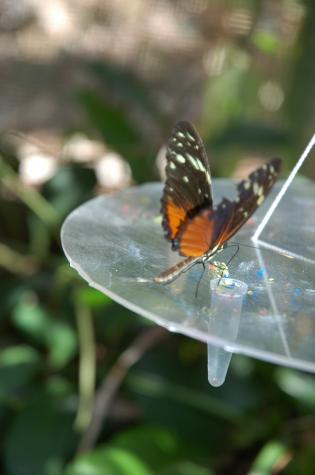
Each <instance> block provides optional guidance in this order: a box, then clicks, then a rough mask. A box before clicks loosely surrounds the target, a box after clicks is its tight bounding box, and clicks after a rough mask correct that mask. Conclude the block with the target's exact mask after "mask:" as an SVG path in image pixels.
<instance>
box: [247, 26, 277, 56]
mask: <svg viewBox="0 0 315 475" xmlns="http://www.w3.org/2000/svg"><path fill="white" fill-rule="evenodd" d="M252 38H253V42H254V44H255V45H256V46H257V48H259V49H260V50H261V51H262V52H264V53H267V54H277V53H278V52H279V47H280V45H281V43H280V40H279V38H277V36H276V35H275V34H274V33H273V32H272V31H268V30H263V29H257V30H256V31H255V33H254V35H253V37H252Z"/></svg>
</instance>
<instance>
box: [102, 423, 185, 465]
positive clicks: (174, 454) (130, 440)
mask: <svg viewBox="0 0 315 475" xmlns="http://www.w3.org/2000/svg"><path fill="white" fill-rule="evenodd" d="M111 445H114V446H115V447H119V448H120V449H124V450H128V451H129V452H131V453H133V454H135V455H136V456H137V457H139V459H140V460H142V461H143V462H145V463H146V465H147V466H148V467H150V468H151V469H152V470H154V471H158V470H159V469H160V468H162V467H164V466H165V465H167V464H169V463H173V462H174V461H177V460H178V458H179V457H180V455H182V456H183V455H184V453H185V451H184V448H183V446H182V445H181V444H180V443H179V440H178V439H177V438H176V436H175V435H173V434H172V433H171V432H170V431H168V430H167V429H165V428H162V427H158V426H149V425H143V426H140V427H136V428H132V429H129V430H125V431H124V432H122V433H120V434H118V435H117V436H116V437H114V438H113V439H112V443H111Z"/></svg>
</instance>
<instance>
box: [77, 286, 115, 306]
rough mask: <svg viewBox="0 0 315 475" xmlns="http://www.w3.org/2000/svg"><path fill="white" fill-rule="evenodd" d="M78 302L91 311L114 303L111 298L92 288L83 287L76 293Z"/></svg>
mask: <svg viewBox="0 0 315 475" xmlns="http://www.w3.org/2000/svg"><path fill="white" fill-rule="evenodd" d="M76 300H77V301H78V302H79V303H81V304H83V305H87V306H88V307H89V308H90V309H91V310H96V309H99V308H104V307H107V306H109V305H112V303H113V301H112V299H111V298H109V297H107V295H104V294H102V292H100V291H99V290H95V289H93V288H92V287H82V288H80V289H78V290H77V292H76Z"/></svg>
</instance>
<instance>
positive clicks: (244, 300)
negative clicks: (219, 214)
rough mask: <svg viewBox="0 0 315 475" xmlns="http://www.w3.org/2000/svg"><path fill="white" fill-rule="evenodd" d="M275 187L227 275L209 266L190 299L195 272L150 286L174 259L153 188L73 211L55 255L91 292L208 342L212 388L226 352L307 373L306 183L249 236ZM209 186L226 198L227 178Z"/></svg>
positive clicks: (310, 267) (311, 324)
mask: <svg viewBox="0 0 315 475" xmlns="http://www.w3.org/2000/svg"><path fill="white" fill-rule="evenodd" d="M291 181H292V180H291ZM286 183H287V182H286ZM289 184H290V183H289ZM280 188H281V183H278V184H277V185H276V187H275V188H274V190H273V192H272V193H271V195H270V196H269V197H268V199H267V200H266V202H265V203H264V204H263V206H262V207H261V208H260V209H259V210H258V211H257V212H256V213H255V214H254V216H253V217H252V218H251V219H250V220H249V221H248V222H247V224H246V225H245V226H244V227H243V228H242V229H241V230H240V232H239V233H238V234H237V236H236V237H235V239H234V240H233V241H237V242H238V243H239V244H240V249H239V252H238V254H237V255H236V256H235V258H234V259H233V260H232V262H231V264H230V265H229V273H230V277H229V278H224V279H222V280H221V282H220V283H219V282H218V280H219V279H218V277H217V276H216V275H214V274H213V272H212V270H211V269H210V268H209V269H208V270H207V272H206V273H205V275H204V277H203V279H202V281H201V284H200V287H199V292H198V296H197V298H196V297H195V289H196V284H197V282H198V279H199V277H200V274H201V272H202V266H200V265H195V266H194V267H193V268H192V269H190V270H189V271H188V272H186V273H185V274H182V275H181V276H180V277H179V278H178V279H177V280H175V281H174V282H173V283H171V284H169V285H166V286H163V285H159V284H155V283H153V282H152V281H151V280H152V278H153V277H154V276H155V275H157V274H159V273H160V272H161V271H163V270H165V269H166V268H167V267H169V266H171V265H172V264H174V263H176V262H178V261H179V260H180V259H181V258H180V257H179V256H178V254H177V253H175V252H173V251H171V249H170V245H169V243H168V242H167V241H166V240H165V239H164V237H163V232H162V228H161V216H160V198H161V193H162V184H161V183H152V184H146V185H143V186H139V187H135V188H130V189H127V190H125V191H123V192H120V193H117V194H115V195H111V196H108V195H106V196H101V197H98V198H95V199H93V200H91V201H89V202H87V203H85V204H84V205H82V206H80V207H79V208H77V209H76V210H75V211H73V212H72V213H71V214H70V215H69V216H68V218H67V219H66V221H65V222H64V224H63V227H62V232H61V238H62V245H63V249H64V252H65V254H66V256H67V258H68V260H69V262H70V265H71V266H72V267H74V268H75V269H76V270H77V271H78V272H79V274H80V275H81V276H82V277H83V279H85V280H86V281H87V282H88V283H89V285H91V286H92V287H95V288H96V289H98V290H100V291H101V292H103V293H105V294H107V295H109V296H110V297H111V298H112V299H113V300H116V301H117V302H119V303H120V304H121V305H124V306H125V307H127V308H129V309H130V310H132V311H133V312H136V313H138V314H140V315H143V316H144V317H147V318H149V319H151V320H153V321H154V322H156V323H157V324H159V325H162V326H164V327H166V328H167V329H169V330H170V331H174V332H178V333H182V334H185V335H187V336H190V337H192V338H196V339H198V340H200V341H203V342H205V343H207V344H208V379H209V382H210V383H211V384H212V385H214V386H219V385H221V384H222V383H223V382H224V380H225V376H226V373H227V369H228V366H229V363H230V359H231V355H232V353H243V354H246V355H249V356H253V357H255V358H260V359H264V360H268V361H271V362H273V363H277V364H283V365H287V366H291V367H295V368H300V369H302V370H308V371H312V372H315V193H314V190H315V188H314V183H313V182H311V181H309V180H306V179H301V178H296V179H295V180H294V181H293V183H292V184H290V187H288V189H286V193H285V197H284V199H282V200H281V202H280V204H279V206H278V207H277V209H276V211H275V213H274V214H273V216H272V218H271V220H270V221H269V222H268V225H267V226H266V227H265V228H264V230H262V228H261V227H260V230H259V231H260V233H261V232H262V234H260V235H259V236H258V238H259V239H258V238H257V233H256V242H255V243H254V242H253V240H252V239H251V238H252V236H253V235H254V232H255V230H257V228H259V223H261V222H262V221H263V217H264V215H265V214H266V211H267V210H268V205H269V206H270V205H272V203H274V202H275V200H277V198H276V197H277V194H278V192H279V190H280ZM213 189H214V194H215V201H216V202H217V201H219V200H220V198H221V197H222V196H226V197H230V198H233V197H234V196H235V184H234V183H233V182H232V181H231V180H214V184H213ZM242 244H244V245H242ZM247 246H250V247H247ZM253 246H255V247H256V248H255V247H253ZM234 252H235V248H230V249H229V248H227V249H225V250H224V251H223V252H221V253H220V254H218V256H216V257H215V259H216V260H219V261H222V262H227V261H228V259H229V257H231V255H232V254H233V253H234ZM313 257H314V259H313ZM218 284H219V285H218Z"/></svg>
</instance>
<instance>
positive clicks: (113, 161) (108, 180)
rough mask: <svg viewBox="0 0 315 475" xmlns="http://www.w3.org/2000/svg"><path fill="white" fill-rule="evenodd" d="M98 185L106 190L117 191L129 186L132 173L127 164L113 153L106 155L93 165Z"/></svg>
mask: <svg viewBox="0 0 315 475" xmlns="http://www.w3.org/2000/svg"><path fill="white" fill-rule="evenodd" d="M95 173H96V178H97V181H98V183H99V185H100V186H101V187H103V188H105V189H107V190H119V189H123V188H126V187H127V186H129V185H130V184H131V181H132V173H131V168H130V166H129V163H128V162H126V160H124V159H123V158H122V157H121V155H119V154H118V153H115V152H109V153H106V154H105V155H104V156H103V157H102V158H100V160H98V161H97V163H96V164H95Z"/></svg>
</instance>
